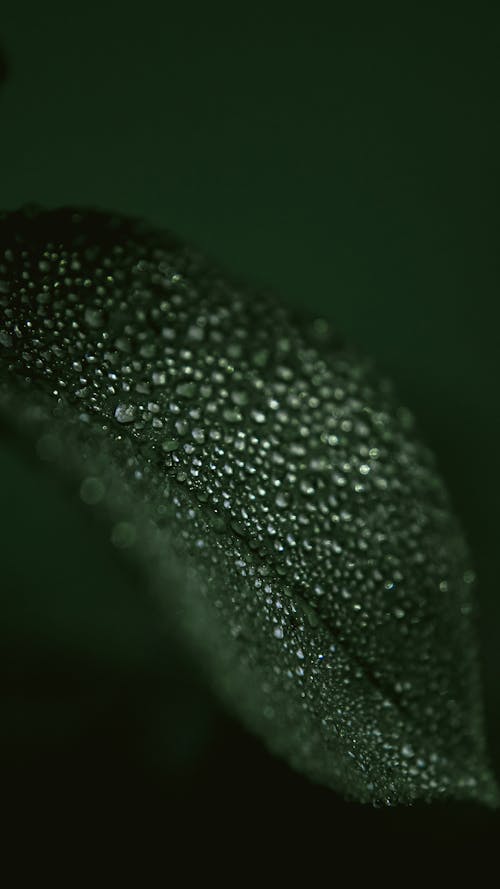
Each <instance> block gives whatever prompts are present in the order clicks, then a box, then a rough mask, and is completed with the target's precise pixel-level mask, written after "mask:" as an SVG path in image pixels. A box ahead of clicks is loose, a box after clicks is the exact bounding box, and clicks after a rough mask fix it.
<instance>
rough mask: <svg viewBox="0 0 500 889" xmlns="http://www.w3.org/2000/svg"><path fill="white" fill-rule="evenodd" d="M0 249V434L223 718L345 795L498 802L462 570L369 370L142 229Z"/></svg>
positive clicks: (20, 225)
mask: <svg viewBox="0 0 500 889" xmlns="http://www.w3.org/2000/svg"><path fill="white" fill-rule="evenodd" d="M0 249H1V251H2V253H1V255H0V305H1V309H2V320H1V326H0V350H1V351H0V367H1V369H2V390H1V391H2V401H1V405H2V417H3V423H4V425H5V426H7V427H8V428H9V429H11V430H15V431H16V432H20V433H21V434H22V435H23V436H24V437H25V438H26V437H29V438H31V440H32V441H33V443H34V448H35V451H36V454H37V458H38V459H39V461H40V462H41V463H42V464H43V463H45V464H46V465H47V466H48V467H52V471H53V472H56V473H58V474H60V475H63V476H64V477H65V478H67V483H68V485H70V486H71V485H73V487H75V489H76V490H77V491H78V496H79V501H80V504H81V508H82V509H84V510H89V511H90V512H91V513H92V514H93V515H94V516H95V519H96V521H99V522H101V523H102V528H103V530H102V533H103V534H105V535H107V539H108V540H109V543H110V545H111V546H112V547H113V548H114V549H115V550H116V551H117V553H119V554H120V557H121V558H122V559H125V560H129V561H130V563H131V564H132V563H134V564H136V565H139V566H140V569H141V570H142V572H143V574H144V578H145V586H146V585H147V586H148V587H151V588H152V589H153V590H154V592H155V594H156V595H157V596H158V597H159V600H160V601H161V603H162V607H163V610H164V613H165V615H166V619H167V622H168V624H169V625H170V626H172V627H174V628H175V632H176V633H178V634H179V636H180V638H181V639H182V642H183V644H185V645H186V646H187V647H188V649H189V650H191V652H192V654H193V656H194V657H195V658H197V659H198V660H199V662H200V663H202V664H203V665H204V669H205V670H206V672H207V675H208V676H209V680H210V683H211V685H212V687H213V688H214V690H215V691H216V693H217V694H218V695H219V696H220V697H221V699H222V700H223V701H224V702H225V703H226V704H228V705H229V706H230V707H231V708H232V709H233V710H234V711H235V712H237V713H238V715H239V716H240V718H241V719H242V720H243V721H244V723H245V724H246V725H247V726H248V727H249V728H250V729H251V730H252V731H254V732H255V733H257V734H258V735H260V736H261V737H262V738H263V739H264V740H265V741H266V743H267V744H268V746H269V747H270V748H271V749H272V750H274V751H276V752H278V753H280V754H282V755H283V756H284V757H285V758H286V759H287V760H288V762H289V763H291V765H293V766H294V767H295V768H296V769H298V770H299V771H301V772H303V773H305V774H306V775H308V776H309V777H311V778H312V779H314V780H316V781H319V782H321V783H323V784H326V785H327V786H329V787H332V788H334V789H335V790H338V791H339V792H341V793H343V794H344V795H346V796H348V797H350V798H352V799H355V800H359V801H363V802H375V803H378V804H380V803H386V804H394V803H397V802H406V803H408V802H413V801H415V800H420V799H423V800H431V799H435V798H441V799H444V798H457V799H472V800H479V801H482V802H485V803H487V804H494V803H495V802H496V800H497V792H496V787H495V783H494V780H493V778H492V776H491V773H490V771H489V768H488V764H487V758H486V755H485V750H484V740H483V730H482V706H481V694H480V687H479V677H478V666H477V655H476V647H475V637H474V629H473V601H472V590H473V582H474V573H473V569H472V567H471V561H470V557H469V553H468V551H467V546H466V544H465V542H464V539H463V535H462V533H461V530H460V527H459V524H458V522H457V520H456V519H455V517H454V514H453V509H452V507H451V505H450V500H449V497H448V495H447V493H446V491H445V490H444V488H443V485H442V482H441V481H440V478H439V476H438V474H437V472H436V468H435V463H434V460H433V457H432V455H431V453H430V452H429V450H428V449H427V448H426V446H425V445H424V444H422V443H420V441H419V438H418V433H417V431H416V430H415V424H414V421H413V418H412V415H411V414H410V412H409V411H408V410H407V409H406V407H403V406H401V405H400V404H399V402H398V400H397V397H396V396H395V395H394V392H393V389H392V386H391V385H390V384H389V383H388V382H387V381H386V380H384V379H380V378H379V376H378V375H377V373H376V370H375V369H374V368H373V367H372V365H371V362H370V361H368V360H367V359H366V358H364V357H362V356H359V355H357V354H355V353H353V352H352V350H350V349H348V348H346V347H345V346H344V344H343V342H342V340H341V339H340V338H339V337H338V334H337V331H334V330H332V329H331V326H330V325H329V324H328V323H327V322H326V321H324V320H322V319H320V318H314V317H313V318H302V317H295V316H293V315H292V314H291V313H290V312H289V310H288V309H286V308H285V307H284V306H282V305H280V304H279V303H278V302H277V301H276V300H275V299H274V298H272V297H271V296H268V295H266V294H261V293H254V292H251V291H248V290H247V289H246V288H245V287H244V286H241V285H240V284H238V283H235V282H232V281H230V280H228V279H227V277H226V276H225V275H224V274H223V273H221V272H220V271H219V270H218V269H217V268H214V267H213V266H212V265H211V264H210V263H208V262H207V261H206V260H205V259H204V258H203V257H202V256H200V255H199V254H198V252H197V251H195V250H193V249H191V248H189V247H186V246H185V245H183V244H181V243H179V242H178V241H177V240H176V239H175V238H173V237H172V236H170V235H168V234H163V233H157V232H153V231H151V230H149V229H148V228H147V227H146V226H145V225H143V224H140V223H136V222H134V221H130V220H125V219H122V218H118V217H114V216H108V215H105V214H101V213H96V212H87V211H81V212H80V211H77V210H69V209H65V210H61V211H53V212H49V213H43V212H39V211H36V210H32V211H23V212H21V213H17V214H10V215H8V216H6V217H4V219H3V220H2V221H1V222H0Z"/></svg>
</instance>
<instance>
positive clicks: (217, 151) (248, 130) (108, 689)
mask: <svg viewBox="0 0 500 889" xmlns="http://www.w3.org/2000/svg"><path fill="white" fill-rule="evenodd" d="M0 46H1V47H2V49H3V51H4V62H2V63H1V64H0V78H1V76H2V74H3V73H7V75H8V76H7V77H6V79H5V83H4V84H3V86H2V87H0V136H1V138H0V162H1V163H0V206H1V207H2V208H3V209H15V208H17V207H19V206H20V205H22V204H23V203H26V202H38V203H41V204H44V205H46V206H48V207H55V206H58V205H61V204H81V205H94V206H98V207H102V208H109V209H112V210H116V211H122V212H124V213H131V214H135V215H139V216H144V217H147V218H148V219H149V220H151V221H152V222H155V223H157V224H158V225H160V226H163V227H167V228H171V229H172V230H174V231H175V232H177V233H178V234H180V235H181V236H183V237H184V238H186V239H187V240H190V241H194V242H195V243H196V244H197V245H198V246H200V247H201V248H203V249H204V250H205V252H207V253H208V254H209V255H211V256H212V257H213V258H214V259H215V260H217V261H218V262H220V263H221V264H222V265H223V266H225V267H226V268H227V269H228V270H230V271H233V272H235V273H237V274H238V275H239V276H241V277H243V278H246V279H248V280H249V281H253V282H255V283H256V284H264V285H266V286H270V287H271V288H272V289H274V290H275V291H276V292H277V293H278V294H279V295H281V297H282V298H283V299H285V300H287V301H289V303H290V304H293V305H296V306H305V307H309V308H312V309H313V310H314V311H316V312H320V313H323V314H325V315H327V316H329V317H330V318H332V319H333V320H334V322H335V323H336V324H337V325H338V327H339V329H340V330H341V331H343V332H344V333H345V334H346V336H348V337H349V338H350V339H351V340H352V341H353V342H355V343H357V344H358V345H360V346H361V347H363V349H365V350H366V351H368V352H370V353H371V354H372V355H374V356H376V358H377V359H378V362H379V365H380V366H381V368H383V369H384V370H386V371H387V372H388V373H389V374H390V375H391V376H392V377H393V378H394V379H395V380H396V381H397V383H398V385H399V391H400V393H401V395H402V397H403V399H404V400H405V401H406V402H407V404H408V405H409V406H411V407H412V409H413V410H414V412H415V413H416V415H417V416H418V418H419V420H420V426H421V429H422V430H423V432H424V435H425V437H426V439H427V441H428V442H429V443H430V444H431V446H432V447H433V449H434V451H435V452H436V453H437V455H438V458H439V463H440V467H441V472H442V475H443V476H444V478H445V479H446V481H447V484H448V487H449V489H450V491H451V493H452V497H453V501H454V503H455V506H456V510H457V511H458V513H459V515H460V517H461V520H462V524H463V526H464V528H465V531H466V534H467V537H468V539H469V542H470V546H471V548H472V551H473V553H474V561H475V565H476V568H477V574H478V580H479V586H478V596H479V600H480V623H479V634H480V643H481V657H482V667H483V676H484V686H485V700H486V710H487V725H488V733H489V740H490V747H491V751H492V756H493V759H494V762H495V763H496V770H497V774H500V675H499V674H500V651H499V639H500V596H499V593H498V513H499V503H500V468H499V458H498V442H499V432H500V429H499V410H498V383H499V378H500V376H499V369H500V368H499V363H500V358H499V349H498V323H499V320H500V313H499V308H498V296H499V293H498V285H499V267H498V238H499V234H500V232H499V214H498V199H499V162H498V158H499V157H500V127H499V123H500V116H499V92H498V84H499V83H500V18H499V13H498V12H497V10H496V8H495V4H486V3H476V4H464V5H459V6H457V7H455V8H453V7H452V6H451V5H447V7H445V6H444V4H443V5H441V4H439V3H437V4H436V3H433V4H430V3H429V4H426V3H422V4H418V5H417V4H394V5H392V6H388V5H384V4H382V5H380V4H375V3H368V2H365V3H361V4H360V3H357V4H350V5H346V6H345V8H344V6H343V5H341V4H329V5H327V4H324V5H320V4H315V3H310V4H308V5H307V6H306V7H304V8H300V9H294V8H290V7H287V6H285V5H283V6H282V7H281V8H279V7H278V6H277V5H274V6H273V7H272V9H269V8H265V7H264V5H257V4H255V5H249V6H247V5H244V6H242V7H240V6H239V5H238V4H234V3H215V4H213V3H210V4H208V3H206V4H201V3H200V4H180V3H176V4H173V3H170V2H165V3H162V4H159V3H152V2H150V0H143V2H142V3H140V4H131V3H129V4H127V3H123V2H121V3H118V2H114V0H112V2H110V0H108V2H106V3H105V4H98V3H97V2H87V3H86V4H82V5H78V6H75V5H74V4H67V3H58V2H47V3H43V4H41V3H38V2H32V0H31V2H30V0H27V2H26V3H24V4H14V3H13V2H4V3H2V8H1V12H0ZM0 454H1V460H0V467H1V474H2V491H3V494H2V529H1V533H2V539H3V549H4V553H3V555H2V560H3V563H4V564H3V583H2V591H3V593H5V594H6V599H7V620H6V621H5V622H4V625H3V631H2V636H3V643H2V644H3V645H4V650H5V652H6V661H5V663H6V664H7V668H6V670H5V671H4V678H3V680H2V682H3V683H5V695H4V700H5V702H6V703H5V704H2V710H3V711H4V714H6V716H7V719H6V726H7V731H6V741H5V743H6V749H7V750H8V756H6V757H4V761H5V762H6V763H8V776H7V784H8V786H9V787H10V788H11V790H13V792H12V793H11V796H10V799H11V803H10V806H11V809H10V811H11V813H12V819H13V823H15V818H19V819H20V822H19V823H20V824H25V818H26V814H27V812H31V813H32V814H33V813H38V814H37V817H38V821H39V823H40V821H41V820H42V819H41V818H40V816H41V815H43V820H44V821H45V820H46V819H47V817H48V812H49V811H50V810H57V811H59V814H61V813H63V815H64V817H65V818H66V817H67V819H68V824H73V823H76V821H77V820H78V819H81V818H83V819H86V823H87V824H88V825H93V826H94V828H95V829H96V831H98V828H99V825H101V826H102V825H106V830H109V829H110V825H113V826H114V827H115V828H116V829H117V830H118V831H123V830H125V829H127V830H130V831H131V832H132V833H134V832H135V833H136V834H137V835H139V834H141V835H143V836H144V837H146V836H147V837H148V838H149V840H150V841H151V843H152V844H153V845H154V843H155V842H156V838H157V836H158V837H163V838H165V834H168V836H169V837H170V839H172V838H178V837H180V836H181V835H184V836H186V835H188V836H190V837H192V838H194V841H195V843H197V842H199V840H200V838H202V837H205V838H206V837H208V838H209V839H212V840H213V842H214V844H215V845H214V848H217V843H219V844H224V843H225V842H226V839H225V838H227V837H228V836H230V837H231V838H232V839H231V843H232V844H233V845H234V844H237V843H242V844H243V845H245V844H247V847H248V849H250V850H253V851H252V854H257V851H258V849H262V848H263V847H265V846H266V845H267V844H269V845H270V846H271V845H272V847H273V848H274V850H275V853H276V855H277V856H278V855H283V857H284V864H283V866H284V868H285V870H286V867H287V866H289V865H290V861H289V860H288V857H287V854H285V852H284V848H285V847H286V848H288V846H291V847H292V848H293V845H291V844H294V843H295V841H296V840H297V843H298V846H299V847H300V848H301V849H302V850H305V851H306V854H308V853H309V852H310V853H311V854H313V850H314V855H315V856H317V854H318V849H320V850H321V849H323V850H324V854H325V855H326V854H327V852H328V854H330V852H331V848H332V843H335V844H339V845H340V846H342V845H344V846H347V847H352V848H356V847H357V846H358V845H359V847H360V848H361V847H362V848H366V847H367V844H369V843H375V844H378V845H379V846H380V845H382V846H384V844H387V846H388V847H389V846H391V847H394V842H396V845H397V847H398V848H403V847H405V844H406V845H407V846H408V848H410V847H412V848H415V844H417V848H419V849H420V850H423V851H425V850H426V849H433V850H434V849H436V850H441V851H442V850H443V849H444V850H453V849H455V848H456V847H457V844H460V843H463V842H465V843H466V844H474V845H475V844H476V843H478V842H479V841H485V840H486V841H489V842H492V840H493V838H494V837H495V836H498V832H499V827H500V822H499V820H498V816H497V815H492V814H490V813H488V812H485V811H483V810H481V809H479V808H475V807H469V806H459V805H457V806H436V807H430V808H429V807H420V806H418V807H415V808H414V809H411V810H402V809H396V810H393V811H387V812H386V811H382V810H372V809H364V808H362V807H360V806H355V805H351V804H347V803H345V802H343V801H342V800H340V799H338V798H337V797H336V796H335V794H332V793H330V792H329V791H326V790H324V789H322V788H320V787H315V786H313V785H311V784H310V783H308V782H307V781H306V780H305V779H302V778H301V777H300V776H298V775H295V774H293V773H292V772H291V771H289V769H288V768H287V767H286V766H285V765H284V764H283V763H281V762H279V761H278V760H276V759H274V758H273V757H271V756H270V755H268V754H267V753H266V751H265V750H264V749H263V748H262V747H261V745H260V744H259V742H257V741H256V740H254V739H253V738H251V737H249V736H248V735H247V734H246V733H245V732H244V731H243V730H242V729H241V728H239V727H238V726H237V725H235V724H234V723H233V722H232V720H231V719H230V718H229V717H228V716H227V715H225V714H224V713H222V712H220V711H219V710H218V709H217V707H216V706H215V705H212V703H211V702H209V701H208V700H207V699H206V698H205V697H204V696H202V697H201V698H200V696H199V693H198V692H197V691H196V687H195V686H196V683H195V682H193V683H191V681H190V680H189V679H188V678H187V675H188V674H189V670H187V671H186V680H185V687H182V688H179V686H178V684H177V685H175V686H173V684H172V681H171V679H170V678H169V675H170V674H169V669H168V663H167V661H168V655H167V654H166V652H165V646H164V645H163V644H162V642H163V639H162V632H161V629H160V628H159V627H158V619H157V615H156V614H155V612H154V608H153V606H152V605H151V604H150V603H148V602H146V601H145V600H144V597H143V596H141V591H140V589H139V587H138V583H137V581H136V580H135V579H134V578H133V577H131V576H130V575H129V573H127V572H126V571H125V570H124V569H123V568H120V567H119V566H118V565H116V564H115V563H114V561H113V560H112V558H111V556H110V555H109V553H108V552H107V550H106V549H105V547H102V548H101V547H100V544H99V540H98V539H97V537H96V539H94V537H93V535H94V531H93V530H92V529H91V528H88V527H86V526H85V522H84V518H83V517H82V516H79V515H78V514H77V512H76V510H74V509H73V506H72V504H71V503H68V502H66V501H65V499H64V496H63V495H62V494H61V493H60V492H58V491H56V490H54V486H53V485H51V484H50V482H49V481H48V480H47V479H44V478H41V477H40V475H39V473H38V472H37V471H36V470H35V468H34V467H31V466H30V465H29V464H28V463H27V462H26V460H25V459H24V457H23V455H22V454H21V453H20V452H19V450H18V448H17V447H16V446H15V444H14V443H12V442H10V441H7V440H2V444H1V448H0ZM48 515H50V521H48V520H47V517H48ZM77 561H78V564H82V563H83V564H85V566H86V567H85V571H82V572H81V573H79V574H78V577H75V572H74V570H72V568H73V566H74V564H76V562H77ZM17 809H18V810H19V811H18V812H17V815H16V816H15V817H14V814H13V813H14V811H15V810H17ZM75 819H76V821H75ZM173 845H174V846H175V843H174V844H173ZM256 850H257V851H256Z"/></svg>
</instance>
